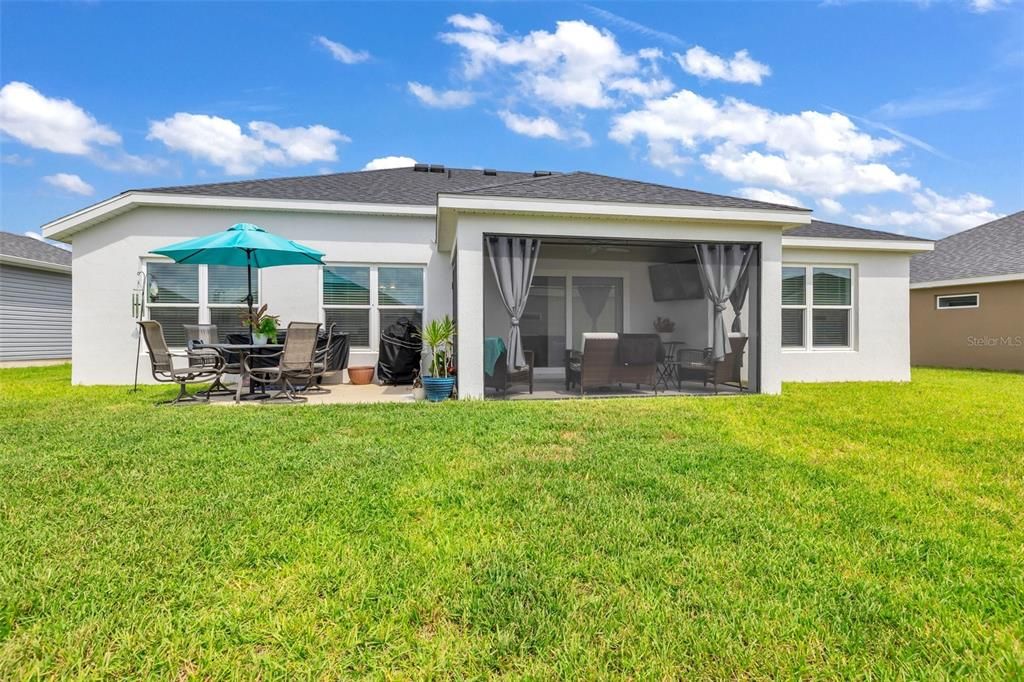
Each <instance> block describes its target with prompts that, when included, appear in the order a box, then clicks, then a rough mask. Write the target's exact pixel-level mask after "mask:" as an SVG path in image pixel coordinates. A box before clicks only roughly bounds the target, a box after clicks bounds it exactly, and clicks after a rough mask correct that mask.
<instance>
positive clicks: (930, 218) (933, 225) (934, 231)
mask: <svg viewBox="0 0 1024 682" xmlns="http://www.w3.org/2000/svg"><path fill="white" fill-rule="evenodd" d="M910 201H911V203H912V204H913V207H914V209H915V210H911V211H905V210H895V211H882V210H879V209H877V208H875V207H868V208H867V209H866V210H865V211H863V212H861V213H858V214H856V215H855V216H854V218H855V219H856V220H857V221H858V222H860V223H861V224H863V225H871V226H876V227H890V228H896V230H897V231H898V232H915V233H917V234H924V235H927V236H930V237H936V238H938V237H945V236H947V235H950V234H953V233H954V232H960V231H961V230H966V229H968V228H971V227H976V226H978V225H981V224H983V223H987V222H991V221H993V220H995V219H996V218H999V217H1001V216H1000V214H998V213H995V212H993V211H992V210H991V209H992V206H993V203H992V200H991V199H989V198H988V197H984V196H981V195H980V194H974V193H970V192H968V193H966V194H961V195H960V196H959V197H946V196H943V195H941V194H939V193H938V192H935V191H933V190H930V189H924V190H922V191H920V192H915V193H914V194H913V195H911V197H910Z"/></svg>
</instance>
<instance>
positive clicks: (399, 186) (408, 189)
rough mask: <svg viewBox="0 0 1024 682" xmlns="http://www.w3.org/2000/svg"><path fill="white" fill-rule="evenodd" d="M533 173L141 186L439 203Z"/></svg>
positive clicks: (451, 172) (458, 171) (380, 174)
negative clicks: (441, 195)
mask: <svg viewBox="0 0 1024 682" xmlns="http://www.w3.org/2000/svg"><path fill="white" fill-rule="evenodd" d="M532 177H533V175H532V173H519V172H513V171H498V174H497V175H484V172H483V171H482V170H471V169H465V168H451V169H445V171H444V172H443V173H426V172H422V171H416V170H413V169H412V168H411V167H410V168H389V169H385V170H376V171H356V172H352V173H332V174H330V175H309V176H301V177H293V178H271V179H269V180H242V181H239V182H218V183H213V184H209V185H183V186H180V187H154V188H148V189H144V190H140V191H145V192H157V193H160V194H196V195H205V196H221V197H244V198H249V199H299V200H312V201H351V202H358V203H371V204H374V203H380V204H409V205H422V206H433V205H435V204H436V203H437V193H438V192H461V191H464V190H467V189H475V188H477V187H484V186H487V185H494V184H499V183H505V182H511V181H514V180H521V179H523V178H532Z"/></svg>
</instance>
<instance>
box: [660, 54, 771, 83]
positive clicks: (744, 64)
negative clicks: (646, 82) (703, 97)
mask: <svg viewBox="0 0 1024 682" xmlns="http://www.w3.org/2000/svg"><path fill="white" fill-rule="evenodd" d="M675 58H676V61H678V62H679V66H681V67H682V68H683V71H686V72H687V73H691V74H693V75H694V76H699V77H700V78H715V79H719V80H725V81H730V82H732V83H753V84H755V85H760V84H761V80H762V79H763V78H766V77H767V76H770V75H771V73H772V70H771V68H769V67H768V65H767V64H762V63H761V62H758V61H756V60H754V59H753V58H751V56H750V53H749V52H747V51H746V50H740V51H739V52H737V53H736V54H734V55H733V56H732V59H724V58H722V57H719V56H718V55H716V54H712V53H711V52H708V51H707V50H705V49H704V48H703V47H701V46H700V45H695V46H694V47H691V48H690V49H689V50H687V51H686V54H685V55H682V54H676V55H675Z"/></svg>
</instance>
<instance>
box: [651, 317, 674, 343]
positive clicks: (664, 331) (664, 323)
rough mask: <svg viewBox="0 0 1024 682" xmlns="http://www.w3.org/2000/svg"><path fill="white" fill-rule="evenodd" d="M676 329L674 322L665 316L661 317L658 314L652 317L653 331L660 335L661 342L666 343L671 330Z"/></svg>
mask: <svg viewBox="0 0 1024 682" xmlns="http://www.w3.org/2000/svg"><path fill="white" fill-rule="evenodd" d="M675 330H676V323H675V322H673V321H672V320H670V319H668V318H667V317H661V316H660V315H659V316H658V317H656V318H654V331H656V332H657V333H658V336H660V337H661V340H662V342H663V343H667V342H668V341H669V339H671V338H672V332H674V331H675Z"/></svg>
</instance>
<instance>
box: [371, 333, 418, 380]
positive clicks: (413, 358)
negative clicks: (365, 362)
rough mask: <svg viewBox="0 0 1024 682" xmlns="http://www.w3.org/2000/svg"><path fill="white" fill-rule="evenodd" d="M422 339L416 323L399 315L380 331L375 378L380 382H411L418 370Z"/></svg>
mask: <svg viewBox="0 0 1024 682" xmlns="http://www.w3.org/2000/svg"><path fill="white" fill-rule="evenodd" d="M422 352H423V339H422V338H421V337H420V329H419V327H417V326H416V323H415V322H413V321H412V320H410V319H409V318H407V317H400V318H398V320H396V321H395V323H394V324H392V325H391V326H389V327H388V328H387V329H385V330H384V331H382V332H381V335H380V353H379V355H378V359H377V379H378V380H379V381H380V383H382V384H393V385H395V386H397V385H398V384H411V383H412V380H413V379H415V378H416V375H417V374H418V373H419V371H420V356H421V354H422Z"/></svg>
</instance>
